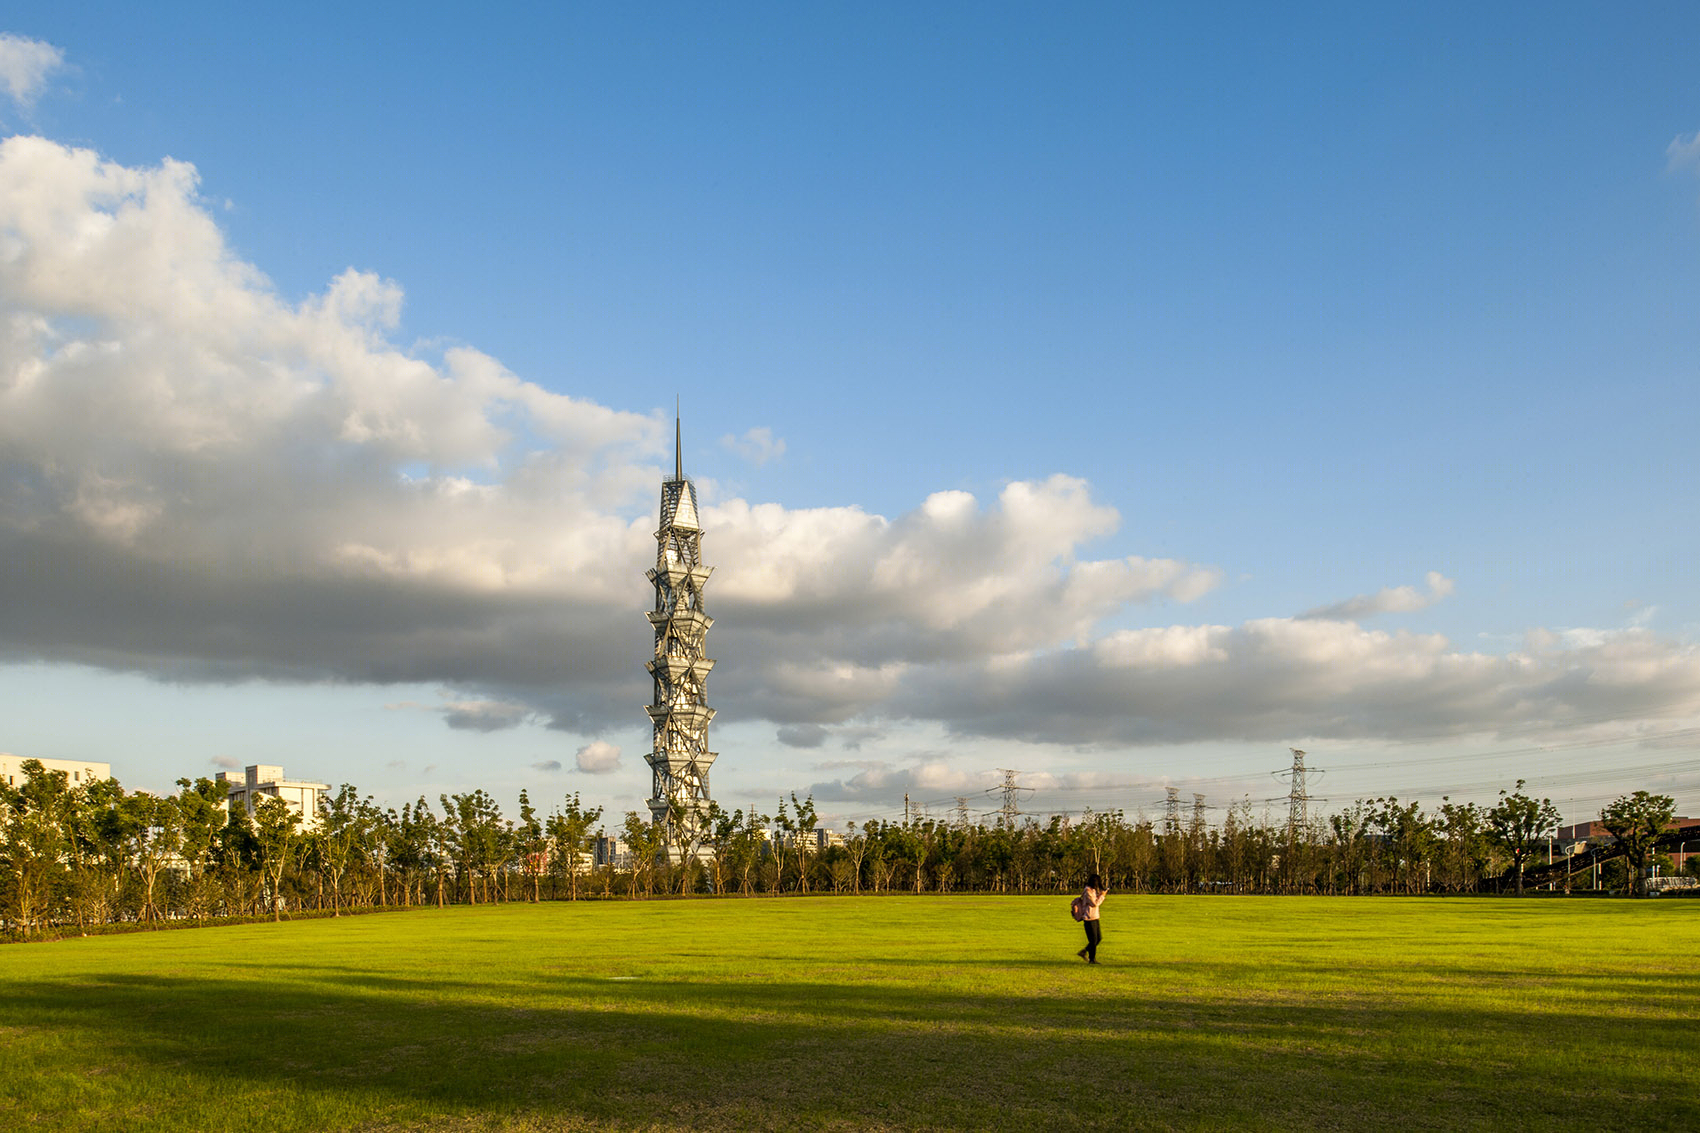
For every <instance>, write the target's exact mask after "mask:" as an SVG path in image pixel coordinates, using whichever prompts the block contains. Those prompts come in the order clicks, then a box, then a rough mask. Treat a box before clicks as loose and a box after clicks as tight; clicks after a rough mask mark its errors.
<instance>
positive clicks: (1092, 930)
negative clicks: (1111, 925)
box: [1080, 921, 1104, 964]
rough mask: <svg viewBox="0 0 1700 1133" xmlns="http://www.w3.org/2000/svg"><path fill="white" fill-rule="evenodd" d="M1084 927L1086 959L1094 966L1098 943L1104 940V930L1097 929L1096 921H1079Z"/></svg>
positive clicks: (1096, 960)
mask: <svg viewBox="0 0 1700 1133" xmlns="http://www.w3.org/2000/svg"><path fill="white" fill-rule="evenodd" d="M1080 923H1081V924H1083V925H1085V926H1086V958H1087V959H1088V960H1090V961H1092V962H1093V963H1094V964H1096V963H1097V962H1098V942H1099V941H1100V940H1102V939H1104V930H1103V929H1101V928H1099V927H1098V922H1097V921H1081V922H1080Z"/></svg>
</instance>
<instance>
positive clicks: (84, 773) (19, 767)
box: [0, 751, 112, 787]
mask: <svg viewBox="0 0 1700 1133" xmlns="http://www.w3.org/2000/svg"><path fill="white" fill-rule="evenodd" d="M28 758H30V757H29V756H27V755H11V754H9V753H7V752H3V751H0V783H4V784H6V786H8V787H21V786H23V785H24V779H25V778H26V776H25V775H24V769H23V763H24V761H25V760H26V759H28ZM40 762H41V765H42V766H43V767H45V768H47V770H49V771H63V772H64V773H65V779H66V781H67V782H69V784H70V785H71V786H73V787H81V786H82V785H83V784H85V783H92V782H94V781H95V780H97V779H110V778H112V764H110V763H90V762H87V761H85V760H77V759H43V760H41V761H40Z"/></svg>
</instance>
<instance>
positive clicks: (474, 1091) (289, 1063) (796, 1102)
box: [0, 963, 1700, 1130]
mask: <svg viewBox="0 0 1700 1133" xmlns="http://www.w3.org/2000/svg"><path fill="white" fill-rule="evenodd" d="M999 966H1000V967H1002V968H1005V969H1007V968H1008V967H1009V966H1010V965H1008V964H1007V963H1003V964H1000V965H999ZM1046 967H1047V968H1050V969H1054V968H1055V965H1046ZM290 978H291V980H292V981H293V980H298V981H300V982H299V983H294V982H292V983H288V984H281V985H278V986H277V987H276V988H274V989H271V990H268V989H267V988H266V987H265V986H264V985H263V984H259V983H256V982H254V981H249V980H233V979H227V978H211V979H199V978H191V977H178V976H158V975H149V976H137V975H123V976H112V975H107V976H101V977H95V978H81V979H76V980H70V979H67V980H64V981H58V980H48V981H41V982H37V983H34V984H32V985H28V986H20V985H11V986H4V987H0V1019H4V1020H6V1021H7V1022H6V1030H5V1032H4V1033H0V1042H3V1043H4V1044H5V1045H8V1046H10V1047H11V1048H12V1050H11V1057H9V1058H8V1059H7V1061H8V1062H10V1063H11V1064H12V1067H13V1069H12V1072H11V1074H10V1075H9V1081H8V1083H7V1085H6V1093H7V1094H8V1095H10V1096H11V1097H12V1098H13V1099H14V1103H13V1104H14V1105H16V1106H17V1107H19V1108H21V1109H22V1110H23V1113H24V1116H26V1117H35V1118H44V1119H46V1123H48V1124H59V1125H61V1126H63V1127H73V1126H74V1124H75V1122H74V1121H73V1120H71V1119H70V1117H69V1115H66V1114H53V1113H50V1112H46V1111H45V1109H43V1110H42V1111H39V1112H34V1113H32V1112H31V1108H30V1107H31V1106H32V1104H33V1105H36V1106H46V1105H48V1104H50V1103H47V1102H44V1101H42V1100H39V1099H46V1098H51V1097H53V1096H56V1095H55V1092H54V1091H53V1090H51V1089H48V1088H42V1089H40V1090H38V1091H37V1092H36V1094H35V1095H34V1096H35V1097H37V1099H38V1100H37V1101H35V1102H33V1103H32V1101H31V1097H32V1094H31V1092H30V1090H31V1083H32V1080H33V1081H34V1082H35V1083H36V1084H37V1085H42V1084H43V1083H45V1082H46V1081H47V1080H48V1079H49V1078H51V1077H52V1076H53V1075H55V1074H66V1073H72V1072H76V1073H80V1072H82V1071H84V1070H87V1069H88V1068H89V1064H90V1062H91V1061H94V1060H99V1059H102V1058H104V1059H106V1060H108V1061H110V1062H111V1063H112V1064H113V1066H114V1067H115V1068H117V1069H119V1071H120V1072H121V1073H122V1074H123V1075H125V1076H127V1077H129V1078H130V1079H132V1080H135V1081H139V1082H141V1083H142V1084H143V1085H144V1086H145V1084H146V1081H147V1078H148V1076H149V1075H150V1073H157V1074H160V1075H162V1076H170V1075H177V1076H188V1077H189V1078H190V1079H195V1080H203V1081H204V1083H205V1084H206V1087H207V1088H206V1089H205V1091H203V1092H200V1093H197V1092H196V1091H188V1092H187V1093H186V1095H183V1096H179V1097H178V1098H177V1099H176V1105H177V1108H176V1109H175V1110H174V1111H173V1113H174V1115H175V1117H174V1120H177V1121H178V1122H179V1125H178V1126H173V1125H172V1124H171V1121H170V1120H166V1121H161V1120H160V1119H159V1118H158V1116H157V1115H156V1116H155V1117H153V1118H151V1119H150V1120H149V1121H148V1122H147V1124H148V1126H149V1127H152V1128H172V1127H183V1128H202V1127H206V1128H212V1127H217V1125H216V1123H213V1122H210V1121H208V1120H204V1119H203V1118H204V1115H200V1114H198V1113H197V1112H196V1111H195V1107H196V1106H197V1105H200V1106H205V1105H210V1104H215V1103H214V1102H213V1101H211V1100H206V1099H212V1098H216V1097H218V1096H219V1095H220V1094H221V1093H224V1094H228V1093H229V1092H230V1091H232V1090H234V1091H237V1092H238V1093H239V1095H240V1096H242V1097H244V1098H246V1099H249V1101H250V1102H254V1103H257V1104H258V1107H259V1108H258V1110H257V1112H258V1114H259V1115H260V1116H259V1118H258V1119H257V1120H251V1121H246V1122H245V1123H244V1124H245V1125H247V1126H248V1127H250V1128H255V1129H290V1128H311V1127H312V1124H311V1122H312V1120H315V1119H313V1118H311V1115H310V1114H309V1113H307V1112H306V1111H305V1110H302V1111H301V1112H299V1113H297V1114H293V1115H292V1114H291V1113H289V1112H286V1111H285V1108H286V1107H285V1106H281V1105H274V1106H272V1108H270V1109H268V1108H267V1105H268V1103H267V1099H268V1098H278V1099H288V1098H290V1097H295V1098H300V1097H303V1096H306V1097H312V1096H314V1095H316V1094H323V1095H326V1096H330V1095H335V1097H336V1099H337V1104H338V1105H339V1106H340V1109H339V1110H338V1112H339V1113H343V1114H346V1115H348V1116H349V1117H350V1118H352V1119H353V1120H354V1123H356V1124H358V1123H369V1124H373V1125H384V1126H388V1127H394V1128H411V1127H416V1126H424V1125H429V1124H431V1123H433V1122H439V1121H440V1122H444V1123H447V1124H456V1123H458V1122H462V1121H465V1120H474V1121H475V1123H477V1124H485V1123H488V1122H493V1123H494V1124H495V1125H497V1126H502V1125H510V1126H514V1127H519V1128H659V1129H674V1128H678V1129H683V1128H696V1129H727V1130H730V1129H777V1128H782V1127H795V1128H810V1127H815V1128H843V1129H871V1128H893V1129H896V1128H902V1129H920V1128H930V1129H1044V1130H1057V1129H1073V1128H1083V1129H1085V1128H1090V1129H1128V1128H1140V1127H1147V1128H1200V1127H1202V1128H1229V1127H1231V1128H1318V1127H1321V1128H1327V1127H1340V1128H1346V1127H1352V1128H1357V1127H1365V1126H1368V1127H1380V1126H1385V1125H1393V1124H1395V1123H1397V1124H1399V1125H1402V1126H1405V1127H1407V1128H1419V1129H1420V1128H1468V1127H1488V1126H1504V1127H1512V1128H1518V1127H1532V1126H1534V1125H1536V1124H1537V1123H1546V1122H1549V1121H1559V1120H1563V1119H1574V1117H1575V1116H1576V1115H1577V1114H1579V1113H1589V1112H1591V1113H1609V1114H1610V1115H1611V1119H1612V1123H1613V1124H1614V1125H1617V1126H1619V1127H1625V1128H1627V1127H1642V1128H1653V1127H1667V1126H1670V1125H1672V1124H1682V1123H1692V1121H1693V1119H1694V1118H1696V1117H1700V1105H1697V1104H1696V1103H1695V1101H1694V1100H1693V1097H1692V1091H1691V1090H1690V1089H1689V1087H1688V1085H1687V1082H1686V1079H1685V1076H1684V1073H1683V1071H1682V1069H1681V1067H1680V1062H1681V1061H1682V1060H1681V1059H1674V1058H1659V1057H1652V1055H1653V1054H1654V1053H1655V1052H1658V1051H1666V1052H1670V1051H1678V1050H1682V1049H1685V1041H1686V1040H1687V1039H1688V1038H1689V1037H1690V1028H1691V1025H1692V1024H1691V1022H1690V1021H1688V1020H1686V1019H1684V1018H1682V1017H1681V1016H1680V1015H1677V1016H1676V1017H1674V1018H1673V1017H1670V1014H1669V1013H1668V1012H1665V1011H1651V1012H1648V1013H1639V1012H1623V1013H1614V1014H1609V1015H1604V1016H1600V1017H1595V1016H1592V1015H1589V1014H1586V1013H1583V1012H1581V1011H1580V1010H1578V1011H1571V1012H1563V1011H1554V1010H1551V1009H1543V1010H1542V1011H1541V1012H1539V1013H1538V1014H1534V1013H1529V1012H1523V1011H1518V1010H1514V1009H1510V1008H1504V1009H1501V1008H1484V1007H1480V1006H1477V1007H1422V1008H1416V1007H1410V1006H1398V1005H1393V1006H1389V1005H1387V1002H1385V1001H1382V1000H1378V999H1377V997H1375V996H1374V995H1373V994H1369V995H1365V996H1362V997H1358V998H1355V999H1353V1000H1352V1001H1350V1002H1347V1003H1343V1004H1337V1003H1332V1002H1329V1003H1308V1004H1300V1005H1295V1004H1293V1003H1291V1002H1259V1001H1256V1000H1253V999H1237V1000H1236V999H1234V998H1232V997H1231V996H1226V995H1224V996H1217V997H1213V998H1208V999H1203V998H1200V999H1193V1000H1186V999H1184V998H1177V997H1175V996H1173V995H1163V994H1160V993H1158V992H1157V991H1152V992H1150V993H1141V992H1139V991H1137V990H1135V991H1134V992H1133V993H1132V994H1119V995H1117V996H1115V997H1111V998H1088V997H1085V996H1081V997H1078V998H1076V997H1069V996H1066V995H1064V996H1058V995H1056V994H1054V993H1047V994H1044V995H1038V994H1036V995H1032V996H1025V995H1015V994H1008V993H991V994H983V995H980V994H972V993H965V992H962V991H959V990H953V991H950V992H942V991H940V992H934V991H929V990H927V989H925V988H922V987H916V986H913V985H906V986H901V987H891V986H888V985H885V984H879V983H868V984H838V983H826V982H819V981H818V980H814V981H802V982H780V983H774V982H769V983H743V982H726V981H718V982H716V981H704V982H671V981H669V982H646V981H644V980H641V979H639V980H632V981H630V982H614V981H610V980H608V979H606V978H603V979H589V978H585V977H582V976H578V975H572V974H556V975H543V976H540V977H537V978H535V979H534V980H532V981H531V982H530V983H529V984H526V985H524V986H527V987H530V988H533V989H534V991H533V993H532V994H529V995H526V996H524V997H521V996H519V995H517V994H516V993H515V989H516V988H518V987H520V986H522V985H521V984H520V982H519V981H518V980H515V981H514V982H511V983H494V984H478V983H476V982H473V981H467V980H454V979H443V980H435V979H424V978H413V979H409V978H405V977H399V976H383V975H375V974H373V973H371V972H370V971H368V970H364V969H356V968H353V967H339V966H338V965H334V964H319V965H310V966H292V967H291V969H290ZM1574 978H1575V977H1570V979H1572V980H1573V979H1574ZM1596 979H1597V980H1598V981H1600V982H1598V983H1594V982H1593V981H1594V980H1596ZM1566 982H1569V981H1568V980H1567V981H1566ZM1643 982H1644V981H1643V980H1641V979H1639V978H1637V977H1634V976H1625V977H1623V982H1622V985H1621V986H1620V987H1615V988H1614V987H1611V986H1608V984H1609V980H1607V979H1606V978H1605V977H1594V978H1591V980H1590V985H1591V986H1590V987H1589V989H1588V992H1587V994H1585V995H1584V996H1583V999H1584V1000H1586V1001H1597V1002H1609V1003H1612V1004H1615V1005H1616V1006H1617V1007H1618V1008H1622V1007H1624V1005H1625V1004H1632V1003H1634V1002H1636V1001H1637V999H1638V997H1639V995H1640V994H1641V993H1642V991H1643V986H1642V985H1643ZM1683 983H1684V988H1683V990H1684V991H1685V992H1686V993H1687V994H1688V995H1689V996H1692V995H1693V993H1694V992H1695V991H1696V990H1700V988H1697V987H1696V985H1695V982H1694V981H1693V980H1692V979H1689V980H1685V981H1683ZM1126 988H1127V985H1126V984H1124V985H1123V988H1122V991H1123V992H1124V993H1125V992H1126ZM1618 992H1621V997H1619V996H1618V994H1617V993H1618ZM1688 1002H1693V999H1692V998H1690V999H1689V1000H1688ZM1549 1008H1550V1005H1549ZM49 1036H50V1037H51V1040H52V1041H51V1042H48V1041H46V1039H47V1037H49ZM36 1040H39V1041H36ZM1560 1040H1565V1041H1560ZM1566 1041H1567V1042H1568V1043H1569V1045H1566ZM32 1042H34V1044H35V1045H32ZM1577 1044H1580V1046H1578V1045H1577ZM1559 1051H1562V1052H1563V1053H1562V1056H1561V1057H1554V1054H1555V1053H1556V1052H1559ZM1583 1051H1585V1052H1586V1054H1585V1055H1583V1054H1582V1052H1583ZM67 1058H70V1059H71V1060H72V1061H73V1062H74V1065H73V1066H72V1067H70V1068H67V1067H66V1066H65V1061H66V1059H67ZM163 1080H164V1078H163V1077H162V1081H163ZM197 1098H201V1099H203V1100H199V1101H198V1100H197ZM117 1104H122V1103H117ZM0 1116H3V1115H0ZM297 1117H298V1118H299V1120H298V1121H295V1123H293V1124H292V1120H294V1119H295V1118H297Z"/></svg>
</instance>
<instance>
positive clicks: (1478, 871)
mask: <svg viewBox="0 0 1700 1133" xmlns="http://www.w3.org/2000/svg"><path fill="white" fill-rule="evenodd" d="M1439 815H1440V836H1441V845H1440V883H1441V886H1442V887H1443V888H1446V889H1449V890H1452V891H1453V892H1464V891H1466V890H1471V889H1474V888H1475V887H1476V886H1477V885H1478V884H1479V883H1480V881H1481V878H1482V874H1483V873H1485V872H1486V870H1487V864H1488V857H1489V851H1488V833H1487V812H1486V811H1484V810H1482V808H1481V807H1479V806H1477V805H1476V804H1475V803H1455V802H1453V801H1452V799H1451V797H1450V796H1442V797H1441V800H1440V812H1439Z"/></svg>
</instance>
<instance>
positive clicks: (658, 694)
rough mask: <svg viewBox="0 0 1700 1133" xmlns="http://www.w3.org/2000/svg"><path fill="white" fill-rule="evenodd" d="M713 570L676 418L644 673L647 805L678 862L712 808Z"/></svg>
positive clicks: (688, 855)
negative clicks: (707, 596) (650, 682)
mask: <svg viewBox="0 0 1700 1133" xmlns="http://www.w3.org/2000/svg"><path fill="white" fill-rule="evenodd" d="M711 570H712V568H710V567H705V566H703V565H702V527H701V525H700V523H699V521H698V520H697V489H696V485H695V484H693V483H691V482H690V481H689V480H687V479H685V472H684V449H683V446H682V445H681V444H680V431H679V421H678V418H676V417H675V418H674V420H673V478H672V479H671V480H666V481H663V482H662V484H661V526H660V527H659V528H658V529H657V530H656V532H655V567H654V569H653V570H650V571H649V572H648V577H649V581H650V582H651V583H652V584H654V586H655V608H654V609H653V610H651V611H650V612H649V622H650V624H651V625H652V626H654V627H655V658H654V660H652V661H650V662H649V663H648V664H647V665H645V666H644V667H645V668H647V669H648V670H649V673H650V675H651V676H652V677H654V678H655V699H654V700H653V702H652V703H651V704H650V705H649V708H648V712H649V719H650V722H651V723H652V724H653V725H654V727H655V747H654V750H653V751H651V752H650V753H649V754H648V755H647V756H645V757H644V759H645V760H646V761H647V762H648V763H649V766H650V768H651V769H652V770H653V771H654V772H655V792H654V794H653V795H652V796H651V797H650V800H649V811H650V814H651V815H652V816H653V818H654V821H655V822H656V823H657V824H658V825H661V826H662V827H663V828H664V829H665V831H666V840H667V847H668V851H669V853H671V854H677V855H678V858H679V860H681V861H690V860H691V859H693V858H694V857H695V856H696V853H697V849H698V847H699V846H700V845H701V844H702V837H703V834H704V833H705V830H704V827H705V824H706V822H707V814H708V808H709V794H708V769H709V768H710V767H712V766H713V765H714V757H715V753H714V752H712V751H709V750H708V723H709V721H710V720H713V719H714V709H712V708H710V707H709V706H708V694H707V691H706V685H707V684H708V671H709V670H710V669H712V668H714V662H713V661H711V660H709V658H708V657H707V656H706V654H705V648H706V646H705V643H706V640H707V637H708V627H709V626H711V625H713V624H714V619H713V618H711V617H709V616H708V614H707V613H706V612H705V611H704V610H703V604H702V590H703V586H704V585H706V584H707V582H708V576H709V574H710V572H711Z"/></svg>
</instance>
